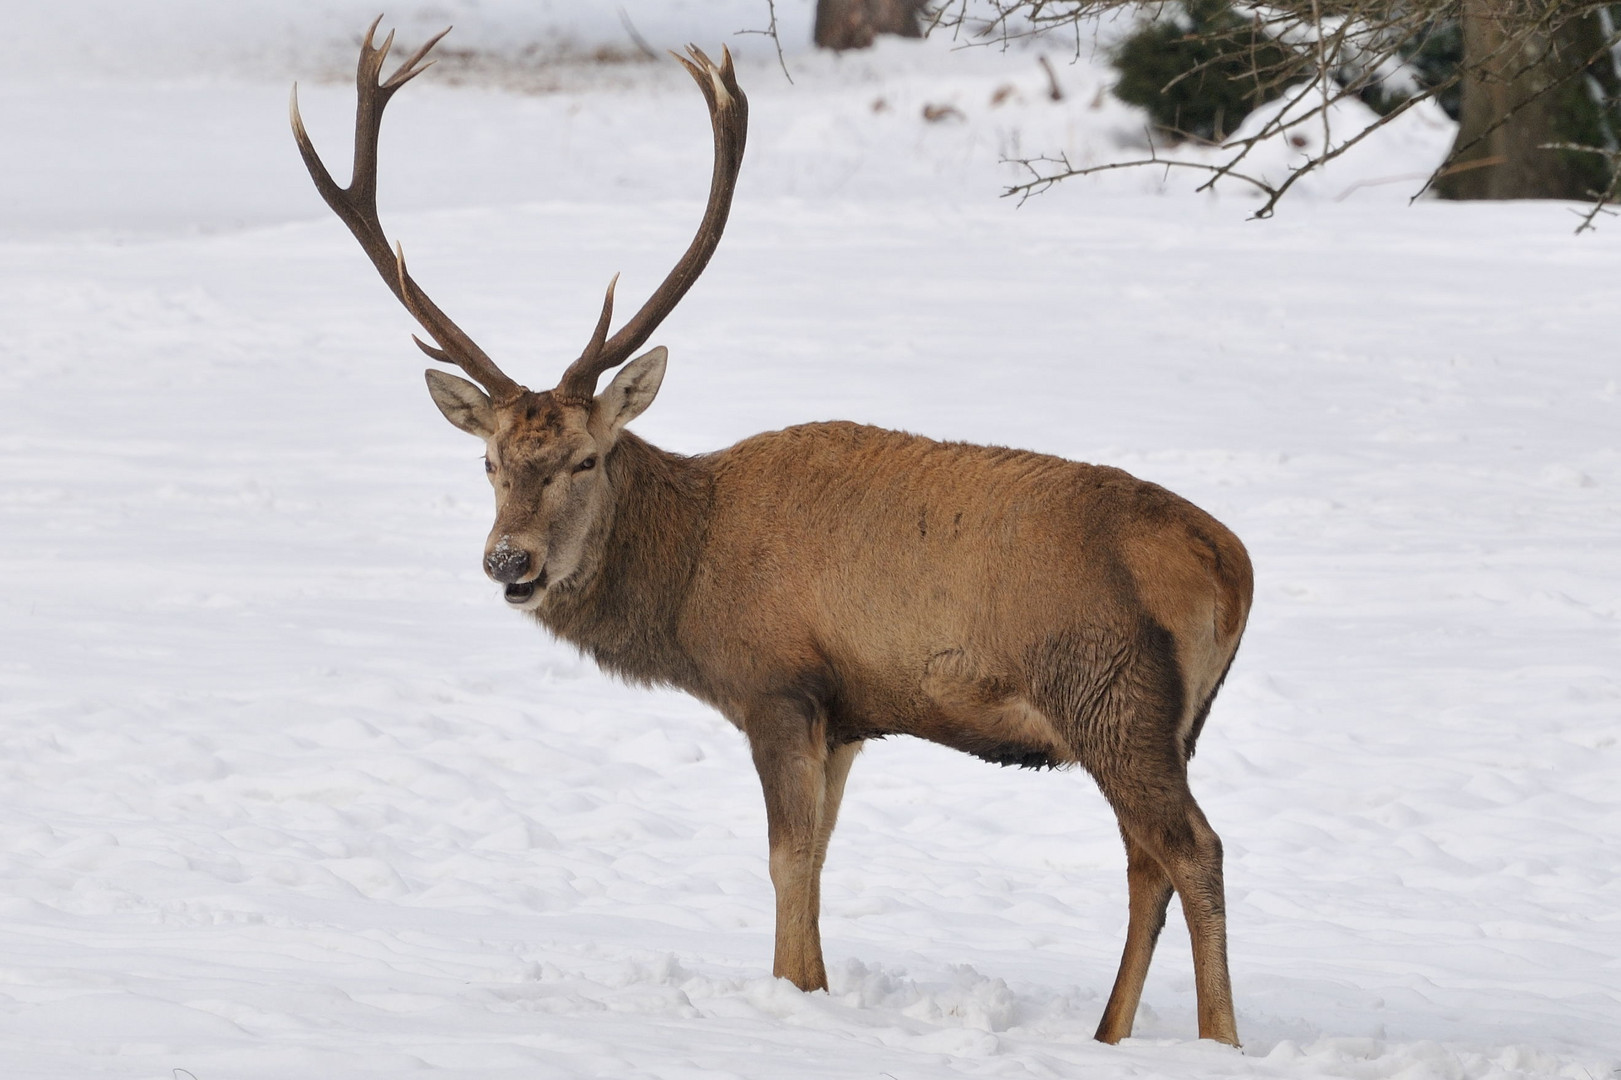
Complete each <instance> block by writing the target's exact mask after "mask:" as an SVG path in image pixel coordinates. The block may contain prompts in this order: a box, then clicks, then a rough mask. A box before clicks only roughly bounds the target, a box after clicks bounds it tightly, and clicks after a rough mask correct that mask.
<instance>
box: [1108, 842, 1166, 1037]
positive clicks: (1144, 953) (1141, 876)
mask: <svg viewBox="0 0 1621 1080" xmlns="http://www.w3.org/2000/svg"><path fill="white" fill-rule="evenodd" d="M1120 835H1121V837H1122V838H1124V840H1125V842H1126V884H1127V887H1128V888H1129V889H1130V891H1131V919H1130V922H1129V923H1128V924H1127V927H1126V948H1125V951H1124V952H1123V953H1122V954H1121V957H1120V973H1119V974H1118V975H1116V976H1115V980H1114V990H1113V991H1112V992H1110V994H1109V1004H1108V1005H1107V1006H1105V1007H1104V1010H1103V1020H1102V1021H1101V1022H1100V1023H1099V1024H1098V1031H1097V1036H1096V1038H1097V1040H1098V1041H1099V1042H1105V1043H1111V1044H1112V1043H1117V1042H1119V1041H1120V1040H1121V1039H1124V1038H1126V1037H1127V1036H1128V1035H1130V1034H1131V1025H1132V1021H1133V1020H1134V1019H1135V1018H1136V1016H1137V1004H1138V1002H1140V1001H1141V1000H1142V996H1143V981H1144V980H1145V979H1146V978H1147V977H1148V963H1149V961H1150V960H1152V959H1153V958H1154V945H1155V944H1156V943H1157V942H1158V941H1159V933H1160V931H1161V930H1163V929H1164V928H1165V910H1166V908H1168V907H1169V906H1170V903H1171V892H1172V888H1171V879H1170V877H1169V876H1167V875H1166V873H1165V868H1164V867H1162V866H1161V865H1160V862H1159V860H1158V859H1156V858H1154V856H1152V855H1150V854H1149V853H1148V850H1147V849H1146V848H1144V847H1143V846H1142V845H1141V844H1139V843H1137V842H1136V841H1135V840H1133V839H1132V838H1131V834H1130V833H1129V832H1126V831H1125V830H1124V829H1122V830H1121V833H1120Z"/></svg>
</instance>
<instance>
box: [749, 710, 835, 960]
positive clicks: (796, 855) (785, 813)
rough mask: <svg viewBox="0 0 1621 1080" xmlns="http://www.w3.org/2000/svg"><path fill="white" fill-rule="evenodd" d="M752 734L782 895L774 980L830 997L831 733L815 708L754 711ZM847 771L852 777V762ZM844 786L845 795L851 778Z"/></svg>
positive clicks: (774, 867) (779, 897)
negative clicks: (826, 914)
mask: <svg viewBox="0 0 1621 1080" xmlns="http://www.w3.org/2000/svg"><path fill="white" fill-rule="evenodd" d="M744 730H745V731H746V732H747V733H748V737H749V748H750V750H751V751H752V752H753V756H754V767H755V770H756V771H757V772H758V773H759V775H760V787H761V789H762V790H763V791H764V793H765V810H766V832H767V837H768V840H769V842H770V845H771V884H772V886H773V887H774V888H775V890H776V894H777V932H776V951H775V954H774V956H773V959H772V964H771V973H772V974H773V975H775V976H777V977H778V978H781V979H787V980H789V981H790V982H792V983H793V984H794V985H795V986H797V987H799V988H800V989H801V990H826V989H827V969H826V967H825V966H824V965H823V963H822V936H821V930H820V927H819V926H818V921H819V918H820V914H821V911H820V909H821V895H820V893H821V888H820V880H819V879H820V874H821V859H822V857H823V855H824V854H825V851H826V844H827V835H828V834H829V833H831V831H832V826H831V824H829V825H827V827H826V828H825V829H824V827H823V818H824V817H825V816H826V811H827V805H828V787H829V784H828V781H829V779H830V777H829V764H830V759H831V756H832V755H830V753H829V751H828V747H827V736H826V732H825V729H824V726H823V725H822V724H821V723H820V722H819V721H818V720H817V718H815V717H814V716H812V715H811V710H810V709H809V707H808V706H805V705H803V704H801V703H791V702H778V703H773V704H771V705H769V706H762V707H761V708H759V709H756V710H751V712H750V714H749V716H748V718H747V722H746V723H745V725H744ZM854 756H855V755H854V754H853V753H851V754H850V755H849V757H850V758H852V759H853V758H854ZM843 769H844V771H845V772H847V771H848V769H849V762H848V761H845V762H844V764H843ZM837 779H838V788H839V790H840V791H842V789H843V779H844V777H843V774H840V775H839V776H838V778H837ZM834 806H835V809H836V807H837V801H836V799H835V801H834Z"/></svg>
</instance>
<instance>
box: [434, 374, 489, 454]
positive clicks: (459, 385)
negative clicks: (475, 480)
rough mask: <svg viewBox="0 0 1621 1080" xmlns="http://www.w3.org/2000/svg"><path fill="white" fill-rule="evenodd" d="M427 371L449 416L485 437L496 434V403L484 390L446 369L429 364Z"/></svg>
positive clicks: (437, 401)
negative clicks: (450, 373)
mask: <svg viewBox="0 0 1621 1080" xmlns="http://www.w3.org/2000/svg"><path fill="white" fill-rule="evenodd" d="M424 374H425V375H426V376H427V377H428V393H430V394H432V395H433V403H434V404H435V405H437V406H439V411H440V412H442V413H444V414H445V419H446V420H449V421H450V422H451V423H452V424H455V425H456V426H457V427H459V428H461V429H462V430H463V431H465V432H467V433H468V434H469V435H477V436H478V437H479V438H481V439H488V438H489V437H490V436H492V435H494V434H495V407H494V406H493V405H491V404H490V399H489V396H488V395H486V394H485V393H484V391H482V390H480V389H479V388H478V387H476V386H474V385H473V384H472V383H470V382H468V381H467V380H466V379H458V378H457V377H456V376H454V375H446V374H445V373H444V372H443V371H434V370H433V369H432V368H429V369H428V370H427V371H426V372H424Z"/></svg>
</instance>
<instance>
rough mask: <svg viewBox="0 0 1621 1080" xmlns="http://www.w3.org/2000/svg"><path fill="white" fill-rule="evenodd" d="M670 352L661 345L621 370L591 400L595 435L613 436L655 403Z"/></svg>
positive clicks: (592, 426) (592, 427)
mask: <svg viewBox="0 0 1621 1080" xmlns="http://www.w3.org/2000/svg"><path fill="white" fill-rule="evenodd" d="M669 355H670V354H669V352H668V351H667V350H666V349H665V348H664V346H663V345H660V346H659V347H658V348H656V349H652V350H650V351H648V352H645V353H643V354H642V355H640V356H638V357H637V358H636V359H634V360H632V361H631V362H630V363H628V364H626V365H625V366H624V367H622V368H620V369H619V374H617V375H615V376H614V379H613V382H611V383H609V384H608V388H607V389H606V390H604V391H603V392H602V393H600V394H598V395H597V396H596V400H594V401H593V402H591V431H592V433H593V434H595V435H597V436H598V437H599V438H601V437H604V436H606V437H608V438H612V437H613V436H615V435H618V434H619V431H620V429H621V428H623V427H624V426H625V425H626V424H628V423H630V422H631V421H632V420H634V419H636V418H637V417H638V416H640V415H642V411H643V410H644V409H646V408H647V407H648V406H649V405H651V404H653V398H654V397H656V396H657V395H658V392H659V385H660V384H661V383H663V382H664V361H665V360H666V358H668V357H669Z"/></svg>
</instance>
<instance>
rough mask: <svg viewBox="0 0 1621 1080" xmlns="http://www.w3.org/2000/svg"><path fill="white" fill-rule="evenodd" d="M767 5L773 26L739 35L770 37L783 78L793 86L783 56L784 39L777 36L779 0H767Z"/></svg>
mask: <svg viewBox="0 0 1621 1080" xmlns="http://www.w3.org/2000/svg"><path fill="white" fill-rule="evenodd" d="M765 5H766V10H767V11H769V12H770V13H771V25H770V26H767V27H766V28H765V29H764V30H739V31H737V33H738V34H764V35H765V36H766V37H769V38H770V39H771V43H772V44H773V45H775V46H776V47H777V63H778V64H780V65H781V66H782V77H783V78H785V79H787V80H788V84H789V85H790V86H792V85H793V82H794V77H793V76H792V75H790V74H788V61H787V59H786V58H784V57H783V55H782V38H781V37H780V36H779V35H778V34H777V0H765Z"/></svg>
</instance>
